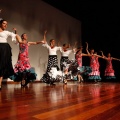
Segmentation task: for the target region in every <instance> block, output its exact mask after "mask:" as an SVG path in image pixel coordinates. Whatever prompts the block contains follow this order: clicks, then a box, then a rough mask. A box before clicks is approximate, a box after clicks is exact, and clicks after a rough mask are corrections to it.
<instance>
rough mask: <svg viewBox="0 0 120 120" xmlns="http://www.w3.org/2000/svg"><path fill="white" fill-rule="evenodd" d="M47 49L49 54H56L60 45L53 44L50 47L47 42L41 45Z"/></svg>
mask: <svg viewBox="0 0 120 120" xmlns="http://www.w3.org/2000/svg"><path fill="white" fill-rule="evenodd" d="M42 46H43V47H46V48H47V49H48V52H49V55H57V51H58V50H60V47H57V46H55V47H54V48H51V47H50V46H49V45H48V44H47V43H46V44H43V45H42Z"/></svg>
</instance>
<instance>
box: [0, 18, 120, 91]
mask: <svg viewBox="0 0 120 120" xmlns="http://www.w3.org/2000/svg"><path fill="white" fill-rule="evenodd" d="M7 24H8V23H7V21H6V20H4V19H2V18H1V19H0V90H1V88H2V87H1V86H2V80H3V79H4V78H10V79H11V80H14V81H19V82H21V87H25V86H27V84H28V83H29V82H30V81H34V80H36V76H37V74H36V73H35V71H34V69H32V67H31V65H30V62H29V54H28V48H29V46H31V45H38V44H42V46H43V47H46V48H47V49H48V52H49V56H48V64H47V68H46V73H45V74H44V75H43V76H42V78H41V79H40V80H41V81H43V82H45V83H46V84H50V85H54V83H55V82H56V81H62V82H63V83H64V84H67V80H68V79H73V80H78V82H83V81H84V78H83V75H85V76H87V79H88V80H94V81H95V82H96V81H98V80H101V77H100V71H99V66H100V65H99V61H98V58H102V59H105V60H106V61H107V65H106V69H105V76H106V79H114V78H115V74H114V70H113V67H112V60H118V61H120V59H117V58H113V57H111V55H110V53H109V54H108V56H107V57H106V56H105V55H104V54H103V52H102V51H101V56H100V55H97V53H96V52H94V49H91V51H90V52H89V51H88V43H86V54H85V53H82V49H83V48H82V47H77V46H76V43H75V45H74V46H73V47H70V45H69V44H63V45H62V46H60V45H57V46H56V43H55V42H56V41H55V39H51V40H50V41H49V44H48V42H47V40H46V33H47V31H45V32H44V35H43V40H41V41H37V42H30V41H29V42H28V37H27V34H26V33H23V34H22V35H21V37H20V36H19V35H18V34H17V30H16V29H14V32H10V31H7V30H6V28H7ZM9 36H11V38H12V41H15V42H16V44H17V43H18V44H19V55H18V60H17V62H16V64H15V65H14V68H13V65H12V52H11V47H10V45H9V44H8V42H7V39H8V37H9ZM57 51H60V52H61V60H60V68H59V65H58V57H57ZM71 53H73V54H74V56H75V57H74V58H73V59H72V60H69V55H70V54H71ZM83 56H88V57H89V58H90V65H89V66H83V65H82V57H83Z"/></svg>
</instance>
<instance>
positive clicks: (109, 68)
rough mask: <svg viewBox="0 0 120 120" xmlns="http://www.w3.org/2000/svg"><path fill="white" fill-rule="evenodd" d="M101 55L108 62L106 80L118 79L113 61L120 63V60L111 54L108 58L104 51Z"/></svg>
mask: <svg viewBox="0 0 120 120" xmlns="http://www.w3.org/2000/svg"><path fill="white" fill-rule="evenodd" d="M101 53H102V56H103V58H104V59H105V60H106V68H105V74H104V76H105V79H106V80H113V79H116V76H115V71H114V69H113V65H112V60H117V61H120V59H117V58H113V57H111V54H110V53H108V55H107V57H106V56H105V55H104V54H103V52H102V51H101Z"/></svg>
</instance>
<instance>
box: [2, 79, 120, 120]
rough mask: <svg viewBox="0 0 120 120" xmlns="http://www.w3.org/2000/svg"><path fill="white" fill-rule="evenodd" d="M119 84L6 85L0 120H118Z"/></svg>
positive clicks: (119, 103)
mask: <svg viewBox="0 0 120 120" xmlns="http://www.w3.org/2000/svg"><path fill="white" fill-rule="evenodd" d="M119 118H120V83H119V82H98V83H94V82H91V83H90V82H83V83H78V82H77V81H74V82H73V81H69V82H68V84H67V85H64V84H63V83H56V85H54V86H50V85H47V84H45V83H41V82H36V83H30V84H29V85H28V87H25V88H21V86H20V83H14V84H8V83H7V84H3V86H2V90H1V91H0V120H118V119H119Z"/></svg>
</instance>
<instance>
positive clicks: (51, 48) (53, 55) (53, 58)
mask: <svg viewBox="0 0 120 120" xmlns="http://www.w3.org/2000/svg"><path fill="white" fill-rule="evenodd" d="M44 38H45V39H44V42H45V44H43V47H46V48H47V49H48V53H49V56H48V64H47V70H46V73H45V74H44V75H43V77H42V78H41V80H42V81H43V82H45V83H47V84H50V85H55V84H54V82H55V81H56V80H55V79H51V78H50V76H49V74H48V73H49V72H50V70H51V68H52V67H55V68H56V69H57V70H59V67H58V58H57V51H58V50H60V48H61V47H58V46H55V40H54V39H51V40H50V45H48V43H47V41H46V34H45V37H44Z"/></svg>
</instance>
